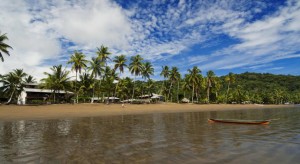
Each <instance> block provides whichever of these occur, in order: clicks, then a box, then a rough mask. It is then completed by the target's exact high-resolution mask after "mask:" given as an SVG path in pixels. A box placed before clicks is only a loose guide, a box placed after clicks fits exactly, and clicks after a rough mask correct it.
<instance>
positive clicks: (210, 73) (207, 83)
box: [206, 70, 216, 103]
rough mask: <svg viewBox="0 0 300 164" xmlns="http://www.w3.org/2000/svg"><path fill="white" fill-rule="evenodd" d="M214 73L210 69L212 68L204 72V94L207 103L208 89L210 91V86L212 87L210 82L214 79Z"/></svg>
mask: <svg viewBox="0 0 300 164" xmlns="http://www.w3.org/2000/svg"><path fill="white" fill-rule="evenodd" d="M215 77H216V75H215V73H214V72H213V71H212V70H209V71H208V72H207V73H206V80H207V81H206V94H207V95H206V96H207V102H208V103H209V95H210V91H211V88H212V83H214V81H215Z"/></svg>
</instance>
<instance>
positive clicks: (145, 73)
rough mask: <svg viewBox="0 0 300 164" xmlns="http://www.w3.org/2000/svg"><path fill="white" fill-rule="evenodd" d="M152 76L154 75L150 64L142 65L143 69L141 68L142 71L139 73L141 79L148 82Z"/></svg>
mask: <svg viewBox="0 0 300 164" xmlns="http://www.w3.org/2000/svg"><path fill="white" fill-rule="evenodd" d="M153 74H154V68H153V66H152V64H151V63H150V62H145V63H143V67H142V71H141V75H142V78H144V79H145V80H149V79H150V75H153ZM142 94H143V91H142Z"/></svg>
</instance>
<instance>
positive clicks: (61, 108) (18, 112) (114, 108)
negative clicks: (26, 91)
mask: <svg viewBox="0 0 300 164" xmlns="http://www.w3.org/2000/svg"><path fill="white" fill-rule="evenodd" d="M290 107H294V106H293V105H258V104H247V105H240V104H204V105H199V104H175V103H162V104H140V105H137V104H125V107H122V105H121V104H109V105H106V104H74V105H73V104H55V105H39V106H29V105H26V106H19V105H0V121H10V120H37V119H63V118H74V117H95V116H114V115H137V114H151V113H179V112H200V111H223V110H240V109H265V108H290Z"/></svg>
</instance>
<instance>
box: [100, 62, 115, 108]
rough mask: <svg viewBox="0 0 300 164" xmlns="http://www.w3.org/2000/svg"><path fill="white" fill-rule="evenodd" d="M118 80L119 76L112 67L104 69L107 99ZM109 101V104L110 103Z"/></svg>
mask: <svg viewBox="0 0 300 164" xmlns="http://www.w3.org/2000/svg"><path fill="white" fill-rule="evenodd" d="M116 79H118V74H116V72H115V70H114V69H111V68H110V67H108V66H106V67H105V69H104V79H103V80H104V89H105V90H106V93H107V98H108V97H110V93H111V92H113V88H114V87H115V86H114V81H115V80H116ZM108 102H109V101H108V99H107V103H108Z"/></svg>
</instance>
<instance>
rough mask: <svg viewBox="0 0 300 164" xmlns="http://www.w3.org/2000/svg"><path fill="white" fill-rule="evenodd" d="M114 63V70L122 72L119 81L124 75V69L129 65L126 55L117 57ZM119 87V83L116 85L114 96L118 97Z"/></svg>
mask: <svg viewBox="0 0 300 164" xmlns="http://www.w3.org/2000/svg"><path fill="white" fill-rule="evenodd" d="M113 62H115V67H114V70H117V69H119V71H120V74H119V79H120V76H121V73H123V72H124V68H125V67H127V64H126V62H127V59H126V57H125V55H120V56H116V57H115V59H114V60H113ZM118 85H119V82H118V83H117V85H116V89H115V94H114V95H116V90H117V87H118Z"/></svg>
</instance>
